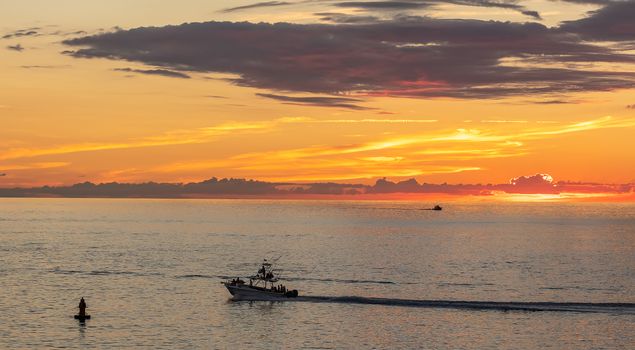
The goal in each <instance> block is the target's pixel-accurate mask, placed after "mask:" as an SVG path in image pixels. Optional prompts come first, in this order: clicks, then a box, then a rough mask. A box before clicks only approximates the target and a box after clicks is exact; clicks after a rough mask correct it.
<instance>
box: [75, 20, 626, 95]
mask: <svg viewBox="0 0 635 350" xmlns="http://www.w3.org/2000/svg"><path fill="white" fill-rule="evenodd" d="M64 43H65V44H66V45H69V46H77V47H78V48H77V49H76V50H73V51H69V52H68V53H69V54H70V55H72V56H73V57H77V58H93V57H101V58H108V59H115V60H126V61H134V62H140V63H144V64H149V65H153V66H158V67H161V68H163V69H166V70H171V71H179V72H187V71H194V72H206V73H207V72H219V73H227V74H234V75H236V78H232V79H231V81H232V82H233V83H235V84H237V85H241V86H249V87H256V88H264V89H272V90H278V91H292V92H310V93H326V94H340V93H343V92H351V93H355V94H357V95H358V96H362V95H368V96H403V97H426V98H429V97H455V98H500V97H505V96H511V95H522V96H526V95H531V94H554V93H571V92H578V91H610V90H614V89H620V88H632V87H634V86H635V73H633V72H628V71H620V70H615V69H608V68H607V69H605V70H602V69H601V68H597V69H586V70H585V69H582V68H579V69H577V68H572V66H575V65H573V63H578V62H611V63H617V64H627V63H634V62H635V56H634V55H628V54H624V53H618V52H615V51H614V50H613V49H612V48H610V47H606V46H602V45H592V44H588V43H586V42H583V41H581V39H579V38H578V37H577V36H575V35H570V34H569V33H564V32H563V31H562V30H558V31H556V30H553V29H550V28H547V27H545V26H543V25H540V24H537V23H512V22H496V21H479V20H452V19H433V18H425V17H414V18H413V17H408V18H407V19H395V20H390V21H381V22H376V23H365V24H356V25H333V24H290V23H277V24H268V23H249V22H241V23H233V22H205V23H186V24H182V25H178V26H165V27H142V28H136V29H131V30H120V31H117V32H111V33H104V34H97V35H91V36H85V37H80V38H76V39H71V40H66V41H64ZM509 58H515V59H518V60H520V61H521V62H523V64H521V65H510V64H505V60H506V59H509ZM532 59H533V60H532ZM184 74H185V73H184Z"/></svg>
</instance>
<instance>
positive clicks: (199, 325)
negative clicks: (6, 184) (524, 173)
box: [0, 198, 635, 349]
mask: <svg viewBox="0 0 635 350" xmlns="http://www.w3.org/2000/svg"><path fill="white" fill-rule="evenodd" d="M434 204H436V203H419V202H414V201H410V202H399V201H326V200H322V201H320V200H317V201H309V200H306V201H295V200H293V201H292V200H255V199H251V200H231V199H223V200H220V199H219V200H209V199H201V200H196V199H192V200H183V199H178V200H174V199H165V200H162V199H52V198H46V199H44V198H42V199H34V198H33V199H32V198H21V199H6V198H5V199H0V288H1V289H0V348H1V349H40V348H66V349H73V348H99V349H141V348H147V349H228V348H234V349H246V348H251V349H265V348H266V349H298V348H304V349H632V348H633V346H634V344H635V205H634V204H597V203H584V204H575V203H494V202H487V203H461V202H451V203H446V204H444V210H443V211H429V210H422V209H424V208H429V207H431V206H432V205H434ZM264 258H267V259H269V260H270V261H275V262H276V265H275V266H276V268H277V271H278V272H279V274H280V275H281V277H282V278H283V279H284V283H285V284H286V285H287V287H288V288H291V289H297V290H298V291H299V293H300V295H301V297H300V298H298V299H297V300H289V301H280V302H249V301H240V302H237V301H232V300H230V295H229V293H228V292H227V290H226V289H225V288H224V287H223V286H222V285H221V284H220V282H221V281H223V280H224V279H225V278H233V277H236V276H241V277H244V276H248V275H252V274H254V273H255V272H256V271H257V269H258V267H259V264H260V263H261V262H262V259H264ZM81 297H84V298H85V299H86V302H87V304H88V310H87V311H88V314H91V315H92V319H90V320H87V321H86V322H85V323H80V322H78V321H77V320H75V319H73V315H74V314H75V313H77V305H78V303H79V299H80V298H81ZM477 302H488V303H485V304H483V303H477ZM572 303H574V304H572ZM488 305H489V306H491V307H488Z"/></svg>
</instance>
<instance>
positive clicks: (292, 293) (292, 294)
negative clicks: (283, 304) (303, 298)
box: [284, 289, 298, 298]
mask: <svg viewBox="0 0 635 350" xmlns="http://www.w3.org/2000/svg"><path fill="white" fill-rule="evenodd" d="M284 296H285V297H287V298H295V297H297V296H298V290H297V289H294V290H290V291H287V292H286V293H284Z"/></svg>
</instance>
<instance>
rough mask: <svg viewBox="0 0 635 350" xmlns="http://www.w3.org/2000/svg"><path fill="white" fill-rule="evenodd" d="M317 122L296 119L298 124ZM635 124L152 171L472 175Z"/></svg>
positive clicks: (416, 138)
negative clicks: (557, 141) (565, 138)
mask: <svg viewBox="0 0 635 350" xmlns="http://www.w3.org/2000/svg"><path fill="white" fill-rule="evenodd" d="M312 121H313V120H311V119H308V120H303V119H302V118H297V119H296V121H295V122H312ZM278 122H279V123H280V122H282V123H289V122H294V121H293V119H292V118H286V119H284V118H283V119H281V120H279V121H278ZM326 122H328V121H326ZM521 125H525V124H521ZM633 126H635V119H620V120H616V119H613V118H610V117H605V118H599V119H595V120H589V121H585V122H579V123H570V124H565V125H557V126H554V125H545V126H543V127H541V128H525V129H523V130H516V131H509V132H506V133H505V132H501V131H492V130H479V129H458V130H453V131H440V132H436V133H426V134H411V135H401V136H395V137H388V138H384V139H380V140H374V141H368V142H362V143H356V144H345V145H331V146H326V145H324V146H311V147H304V148H294V149H284V150H276V151H263V152H251V153H245V154H239V155H236V156H233V157H229V158H226V159H222V160H198V161H188V162H178V163H171V164H166V165H162V166H159V167H157V168H155V169H152V170H151V171H156V172H168V173H179V172H184V173H187V172H192V171H201V170H213V169H224V170H228V169H233V170H234V171H236V172H239V173H250V174H253V173H257V174H259V177H261V178H264V179H277V180H281V179H284V178H288V179H289V180H297V181H310V180H315V179H322V180H346V179H357V178H369V177H370V178H372V177H377V176H385V175H386V174H391V175H392V176H420V175H424V174H433V173H434V174H437V173H443V172H447V173H451V172H461V171H472V170H477V169H479V168H480V167H478V166H474V165H472V164H473V163H474V162H478V161H479V160H483V159H491V158H505V157H518V156H523V155H527V154H530V153H531V146H530V145H527V144H526V143H527V142H531V141H534V140H537V139H545V138H551V137H555V136H557V135H562V134H568V133H575V132H584V131H589V130H596V129H606V128H618V127H633ZM466 162H468V163H466ZM289 164H293V167H292V168H289ZM439 164H444V165H443V166H440V165H439ZM397 174H401V175H397Z"/></svg>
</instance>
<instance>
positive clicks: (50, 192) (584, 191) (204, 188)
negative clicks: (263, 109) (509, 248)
mask: <svg viewBox="0 0 635 350" xmlns="http://www.w3.org/2000/svg"><path fill="white" fill-rule="evenodd" d="M0 176H2V174H0ZM543 176H548V175H543V174H537V175H534V176H529V177H520V178H522V179H524V180H522V181H527V182H528V183H525V184H523V185H512V184H493V185H492V184H488V185H480V184H477V185H474V184H445V183H444V184H430V183H423V184H421V183H419V182H418V181H417V180H415V179H414V178H411V179H408V180H403V181H398V182H393V181H390V180H387V179H386V178H385V177H384V178H380V179H378V180H377V181H376V182H375V184H374V185H372V186H369V185H363V184H357V183H335V182H312V183H301V184H298V183H293V182H265V181H257V180H246V179H236V178H229V179H228V178H224V179H217V178H215V177H214V178H211V179H209V180H204V181H200V182H190V183H157V182H144V183H118V182H108V183H99V184H95V183H92V182H83V183H77V184H74V185H72V186H44V187H32V188H0V197H42V196H47V197H48V196H59V197H115V198H127V197H147V198H192V197H194V198H196V197H226V196H252V197H253V196H255V197H258V196H260V197H269V198H275V197H289V196H299V197H300V198H301V196H303V195H335V196H364V195H370V196H364V197H361V198H367V199H376V198H381V196H382V195H387V194H396V193H400V194H419V195H420V194H434V195H435V196H438V194H448V195H457V196H459V195H463V196H492V195H494V194H497V195H498V194H501V193H502V194H528V195H540V194H548V195H552V196H551V197H541V196H537V197H536V196H533V197H532V196H529V197H525V198H526V199H528V200H535V199H538V200H541V199H543V198H547V199H584V198H594V197H595V198H598V195H601V196H602V197H604V198H603V199H604V200H607V199H608V200H610V197H611V196H620V195H629V194H630V195H632V193H633V191H634V190H635V185H633V184H598V183H579V182H564V181H561V182H558V183H557V186H556V185H554V184H552V182H551V181H548V180H545V179H544V178H543ZM534 179H536V180H535V181H536V182H535V183H534V182H533V181H534ZM556 188H558V189H559V190H556ZM375 196H380V197H375ZM501 197H502V198H507V196H505V195H501ZM358 198H360V197H358ZM513 198H515V197H512V199H513ZM631 200H632V199H631Z"/></svg>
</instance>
